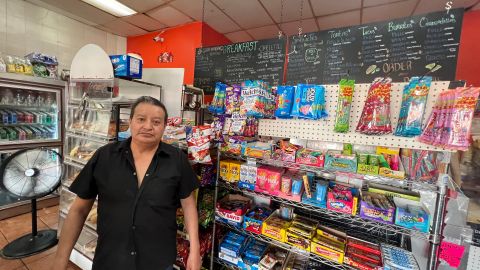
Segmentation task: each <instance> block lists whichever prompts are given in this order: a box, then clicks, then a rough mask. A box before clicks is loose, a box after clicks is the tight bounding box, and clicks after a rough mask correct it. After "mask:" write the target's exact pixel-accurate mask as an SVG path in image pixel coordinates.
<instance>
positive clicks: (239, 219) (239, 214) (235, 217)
mask: <svg viewBox="0 0 480 270" xmlns="http://www.w3.org/2000/svg"><path fill="white" fill-rule="evenodd" d="M229 200H241V201H246V202H247V204H246V205H245V207H243V208H239V209H236V210H235V211H232V210H228V209H224V208H222V207H221V205H222V203H223V202H225V201H229ZM251 203H252V200H250V199H249V198H247V197H244V196H241V195H237V194H228V195H227V196H225V197H223V198H222V199H221V200H220V201H219V202H217V205H216V206H215V220H218V221H220V222H225V223H228V224H231V225H233V226H237V227H241V226H242V224H243V216H244V215H245V213H246V212H247V211H248V209H249V208H250V205H251Z"/></svg>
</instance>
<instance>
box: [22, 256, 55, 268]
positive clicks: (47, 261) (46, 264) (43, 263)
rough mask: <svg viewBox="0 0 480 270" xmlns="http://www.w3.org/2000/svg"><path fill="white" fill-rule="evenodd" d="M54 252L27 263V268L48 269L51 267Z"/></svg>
mask: <svg viewBox="0 0 480 270" xmlns="http://www.w3.org/2000/svg"><path fill="white" fill-rule="evenodd" d="M54 257H55V254H49V255H47V256H45V257H43V258H41V259H39V260H37V261H34V262H32V263H29V264H27V268H28V269H29V270H49V269H50V268H51V267H52V263H53V258H54Z"/></svg>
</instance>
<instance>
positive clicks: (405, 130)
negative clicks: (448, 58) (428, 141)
mask: <svg viewBox="0 0 480 270" xmlns="http://www.w3.org/2000/svg"><path fill="white" fill-rule="evenodd" d="M431 83H432V77H422V78H418V77H412V78H411V80H410V82H409V83H408V84H407V85H406V86H405V88H404V89H403V97H402V107H401V108H400V116H399V119H398V124H397V128H396V130H395V135H396V136H403V137H413V136H417V135H420V134H421V133H422V121H423V114H424V112H425V105H426V103H427V97H428V92H429V90H430V85H431Z"/></svg>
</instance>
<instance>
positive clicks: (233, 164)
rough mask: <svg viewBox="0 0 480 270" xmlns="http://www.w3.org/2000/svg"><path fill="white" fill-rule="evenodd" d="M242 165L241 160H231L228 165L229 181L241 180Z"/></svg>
mask: <svg viewBox="0 0 480 270" xmlns="http://www.w3.org/2000/svg"><path fill="white" fill-rule="evenodd" d="M241 165H242V162H241V161H238V160H233V161H230V165H229V167H228V169H229V170H228V181H229V182H238V181H240V166H241Z"/></svg>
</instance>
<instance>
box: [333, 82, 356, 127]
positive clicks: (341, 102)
mask: <svg viewBox="0 0 480 270" xmlns="http://www.w3.org/2000/svg"><path fill="white" fill-rule="evenodd" d="M339 84H340V87H339V91H338V103H337V115H336V117H335V127H334V130H335V131H336V132H348V128H349V126H350V109H351V107H352V98H353V89H354V88H355V80H346V79H342V80H340V83H339Z"/></svg>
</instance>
